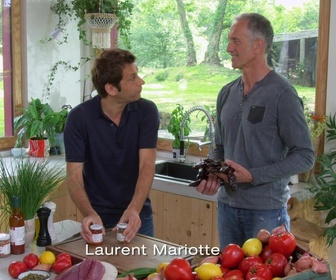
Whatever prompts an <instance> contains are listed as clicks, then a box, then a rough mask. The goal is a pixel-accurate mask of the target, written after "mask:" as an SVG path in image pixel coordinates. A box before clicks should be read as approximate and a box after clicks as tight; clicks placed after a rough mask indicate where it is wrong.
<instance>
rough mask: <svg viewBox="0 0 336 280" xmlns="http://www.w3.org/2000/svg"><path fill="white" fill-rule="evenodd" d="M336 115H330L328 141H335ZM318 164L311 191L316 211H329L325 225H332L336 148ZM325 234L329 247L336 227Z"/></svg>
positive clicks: (335, 203) (335, 213) (335, 206)
mask: <svg viewBox="0 0 336 280" xmlns="http://www.w3.org/2000/svg"><path fill="white" fill-rule="evenodd" d="M335 115H336V114H335ZM335 115H334V116H331V115H330V116H329V119H328V121H327V127H328V129H327V131H326V132H327V136H326V138H327V141H335V135H336V123H335ZM317 162H318V163H319V164H320V170H319V173H318V174H317V175H315V180H313V181H312V182H311V185H312V187H311V188H310V191H311V192H312V193H313V194H314V199H315V205H314V208H315V210H316V211H328V213H327V216H326V218H325V223H326V224H330V223H331V222H335V221H336V171H335V170H336V147H335V146H334V147H333V148H332V149H331V150H330V151H329V152H327V153H324V154H323V155H321V156H320V157H319V158H318V159H317ZM324 234H325V236H326V237H327V242H328V246H331V245H332V243H333V241H334V239H335V238H336V226H335V225H332V226H329V227H327V228H326V230H325V232H324Z"/></svg>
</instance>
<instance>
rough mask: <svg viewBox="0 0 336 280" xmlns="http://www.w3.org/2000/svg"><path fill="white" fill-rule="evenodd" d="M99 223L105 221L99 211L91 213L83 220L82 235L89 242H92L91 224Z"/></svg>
mask: <svg viewBox="0 0 336 280" xmlns="http://www.w3.org/2000/svg"><path fill="white" fill-rule="evenodd" d="M92 224H99V225H102V224H103V222H102V220H101V219H100V217H99V215H98V214H97V213H93V214H90V215H89V216H86V217H84V219H83V221H82V231H81V236H82V237H83V239H84V240H85V241H86V242H87V243H92V233H91V230H90V225H92ZM103 235H105V228H104V227H103Z"/></svg>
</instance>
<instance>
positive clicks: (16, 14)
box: [0, 0, 23, 149]
mask: <svg viewBox="0 0 336 280" xmlns="http://www.w3.org/2000/svg"><path fill="white" fill-rule="evenodd" d="M21 30H22V26H21V1H20V0H11V1H10V0H2V40H1V42H2V53H1V56H2V66H3V67H2V77H3V79H2V84H3V88H2V89H1V92H3V96H1V103H0V104H1V109H0V111H1V117H0V120H1V124H0V137H1V138H0V149H8V148H11V147H13V145H14V142H15V138H14V136H13V116H15V115H17V113H18V112H17V111H18V109H20V108H22V107H23V105H22V74H21V65H22V60H21V57H22V55H21V47H22V40H21V39H22V36H21ZM12 42H15V44H14V43H12Z"/></svg>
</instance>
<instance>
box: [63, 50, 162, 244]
mask: <svg viewBox="0 0 336 280" xmlns="http://www.w3.org/2000/svg"><path fill="white" fill-rule="evenodd" d="M135 59H136V58H135V56H134V55H133V54H132V53H131V52H129V51H127V50H122V49H118V48H114V49H108V50H104V51H103V52H102V54H101V55H100V56H99V57H98V58H97V59H96V61H95V63H94V66H93V68H92V72H91V74H92V82H93V85H94V87H95V89H96V90H97V92H98V95H97V96H95V97H94V98H92V99H90V100H88V101H85V102H84V103H82V104H79V105H78V106H77V107H75V108H74V109H72V110H71V111H70V113H69V116H68V119H67V123H66V127H65V132H64V143H65V152H66V162H67V180H66V184H67V189H68V191H69V194H70V196H71V198H72V200H73V201H74V203H75V205H76V206H77V208H78V209H79V210H80V212H81V214H82V215H83V216H84V219H83V222H82V232H81V234H82V236H83V238H84V239H85V240H86V241H87V242H91V241H92V240H91V231H90V229H89V226H90V225H91V224H102V225H104V227H105V228H115V226H116V224H117V223H120V222H123V223H128V226H127V228H126V230H125V231H124V235H125V240H126V241H127V242H130V241H131V240H132V238H133V237H134V236H135V234H136V233H138V232H139V233H142V234H145V235H149V236H153V234H154V227H153V218H152V209H151V204H150V200H149V198H148V195H149V191H150V188H151V185H152V182H153V178H154V173H155V157H156V143H157V132H158V126H159V115H158V110H157V107H156V105H155V104H154V103H153V102H152V101H149V100H146V99H143V98H141V90H142V85H143V84H144V81H143V80H142V79H141V78H140V77H139V76H138V69H137V66H136V64H135Z"/></svg>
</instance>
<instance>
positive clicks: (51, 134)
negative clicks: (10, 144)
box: [14, 98, 58, 157]
mask: <svg viewBox="0 0 336 280" xmlns="http://www.w3.org/2000/svg"><path fill="white" fill-rule="evenodd" d="M56 116H57V114H55V112H54V110H53V109H52V108H51V107H50V105H49V104H47V103H42V102H41V100H40V99H38V98H37V99H33V98H32V100H31V102H30V103H29V104H28V107H27V108H25V109H23V113H22V115H20V116H17V117H15V118H14V129H15V130H16V131H17V132H18V133H17V139H18V141H22V139H23V138H25V139H27V140H29V154H30V155H31V156H33V157H44V156H45V155H47V154H48V151H49V144H51V145H54V144H55V141H56V130H55V125H56V123H57V122H58V118H57V117H56Z"/></svg>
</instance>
